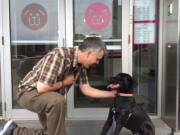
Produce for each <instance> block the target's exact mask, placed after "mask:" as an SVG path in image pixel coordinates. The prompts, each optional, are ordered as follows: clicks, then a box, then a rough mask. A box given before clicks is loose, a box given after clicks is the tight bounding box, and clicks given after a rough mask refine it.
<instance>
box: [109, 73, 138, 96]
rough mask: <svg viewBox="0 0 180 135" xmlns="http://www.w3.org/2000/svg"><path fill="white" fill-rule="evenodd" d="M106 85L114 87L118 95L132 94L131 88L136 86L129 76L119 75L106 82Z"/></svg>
mask: <svg viewBox="0 0 180 135" xmlns="http://www.w3.org/2000/svg"><path fill="white" fill-rule="evenodd" d="M108 85H109V86H110V85H111V86H113V85H116V87H115V89H116V90H117V92H118V93H133V88H134V87H135V86H136V85H137V82H136V81H135V80H134V79H133V78H132V77H131V76H130V75H129V74H126V73H119V74H118V75H116V76H115V77H111V78H110V79H109V80H108ZM110 88H112V87H110ZM112 89H113V88H112Z"/></svg>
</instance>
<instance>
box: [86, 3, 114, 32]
mask: <svg viewBox="0 0 180 135" xmlns="http://www.w3.org/2000/svg"><path fill="white" fill-rule="evenodd" d="M110 19H111V13H110V10H109V8H108V7H107V6H106V5H104V4H102V3H98V2H97V3H93V4H92V5H90V6H89V7H88V8H87V9H86V12H85V21H86V23H87V25H88V26H89V27H91V28H92V29H95V30H100V29H103V28H104V27H106V26H107V25H108V24H109V22H110Z"/></svg>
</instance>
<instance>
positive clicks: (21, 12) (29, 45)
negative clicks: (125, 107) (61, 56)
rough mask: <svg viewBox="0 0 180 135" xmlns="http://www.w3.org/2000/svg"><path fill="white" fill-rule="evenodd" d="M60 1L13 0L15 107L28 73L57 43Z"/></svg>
mask: <svg viewBox="0 0 180 135" xmlns="http://www.w3.org/2000/svg"><path fill="white" fill-rule="evenodd" d="M57 16H58V0H56V1H50V0H44V1H43V2H41V1H37V0H32V1H24V0H18V1H14V0H10V21H11V26H10V28H11V66H12V83H13V84H12V90H13V108H19V106H18V104H17V102H16V92H17V86H18V84H19V82H20V80H21V79H22V78H23V77H24V76H25V74H26V73H27V72H28V71H30V70H31V69H32V67H33V66H34V65H35V63H36V62H37V61H38V60H39V59H40V58H42V57H43V56H44V55H45V54H46V53H47V52H48V51H50V50H51V49H53V48H54V47H56V46H57V44H58V18H57Z"/></svg>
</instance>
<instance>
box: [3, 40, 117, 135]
mask: <svg viewBox="0 0 180 135" xmlns="http://www.w3.org/2000/svg"><path fill="white" fill-rule="evenodd" d="M105 51H106V49H105V45H104V43H103V42H102V41H101V40H100V39H99V38H97V37H89V38H86V39H85V40H84V41H83V43H82V45H80V46H79V48H55V49H53V50H52V51H51V52H49V53H48V54H47V55H45V56H44V57H43V58H42V59H41V60H40V61H39V62H38V63H37V64H36V65H35V66H34V67H33V69H32V70H31V71H30V72H29V73H28V74H27V75H26V76H25V77H24V79H23V80H22V81H21V82H20V84H19V86H18V90H19V92H18V98H17V101H18V103H19V104H20V105H21V106H22V107H24V108H26V109H28V110H30V111H32V112H36V113H37V114H38V117H39V120H40V122H41V124H42V126H43V130H33V129H28V128H22V127H17V125H16V123H15V122H13V121H12V120H11V121H8V122H7V123H6V124H5V126H4V129H3V131H2V132H1V133H0V135H65V134H66V133H65V108H64V107H65V100H64V97H63V94H64V93H66V92H67V91H68V89H69V88H70V86H71V85H72V84H73V83H74V82H76V83H78V84H79V87H80V89H81V91H82V93H83V94H84V95H86V96H90V97H95V98H106V97H115V95H116V92H115V91H103V90H99V89H96V88H93V87H91V86H90V85H89V83H88V78H87V73H86V69H88V68H89V67H90V66H91V65H93V64H99V61H100V60H101V59H102V58H103V56H104V54H105Z"/></svg>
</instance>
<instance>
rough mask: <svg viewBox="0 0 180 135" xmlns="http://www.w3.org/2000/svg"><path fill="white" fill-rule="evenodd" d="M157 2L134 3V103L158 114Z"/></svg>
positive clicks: (153, 0)
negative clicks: (135, 100) (135, 101)
mask: <svg viewBox="0 0 180 135" xmlns="http://www.w3.org/2000/svg"><path fill="white" fill-rule="evenodd" d="M157 8H158V1H156V0H147V1H143V0H140V1H136V0H135V1H134V35H133V37H134V42H133V76H134V78H135V79H136V80H137V82H138V87H137V88H136V90H135V91H136V95H137V97H136V99H137V102H139V103H143V107H144V108H145V110H147V111H148V112H149V113H150V114H156V113H157V75H158V40H157V39H158V36H157V35H158V29H157V28H158V16H157V14H158V12H157V11H158V10H157Z"/></svg>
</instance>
